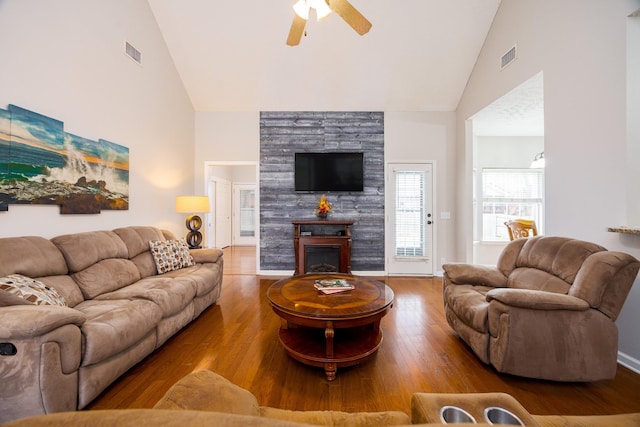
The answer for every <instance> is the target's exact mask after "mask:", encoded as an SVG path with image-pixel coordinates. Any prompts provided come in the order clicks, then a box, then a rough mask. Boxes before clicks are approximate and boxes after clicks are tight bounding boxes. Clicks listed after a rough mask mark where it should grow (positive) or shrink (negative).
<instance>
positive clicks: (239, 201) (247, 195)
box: [231, 183, 256, 246]
mask: <svg viewBox="0 0 640 427" xmlns="http://www.w3.org/2000/svg"><path fill="white" fill-rule="evenodd" d="M232 187H233V203H232V211H233V214H232V221H231V227H232V229H233V233H232V234H233V236H232V244H233V245H234V246H248V245H255V244H256V185H255V184H236V183H233V185H232Z"/></svg>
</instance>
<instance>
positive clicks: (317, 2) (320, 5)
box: [309, 0, 331, 21]
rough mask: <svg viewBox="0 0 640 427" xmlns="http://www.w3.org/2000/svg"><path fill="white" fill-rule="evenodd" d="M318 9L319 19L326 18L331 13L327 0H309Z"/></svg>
mask: <svg viewBox="0 0 640 427" xmlns="http://www.w3.org/2000/svg"><path fill="white" fill-rule="evenodd" d="M309 1H310V2H311V4H312V6H313V8H314V9H315V10H316V16H317V17H318V21H320V20H321V19H323V18H326V17H327V16H328V15H329V14H330V13H331V8H329V5H328V4H327V2H326V1H325V0H309Z"/></svg>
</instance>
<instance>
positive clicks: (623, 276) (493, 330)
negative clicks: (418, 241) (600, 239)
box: [443, 236, 640, 381]
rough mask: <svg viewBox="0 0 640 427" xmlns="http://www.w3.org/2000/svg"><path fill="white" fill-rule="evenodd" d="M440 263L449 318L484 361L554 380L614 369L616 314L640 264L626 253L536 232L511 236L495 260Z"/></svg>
mask: <svg viewBox="0 0 640 427" xmlns="http://www.w3.org/2000/svg"><path fill="white" fill-rule="evenodd" d="M443 269H444V276H443V299H444V307H445V315H446V318H447V322H448V323H449V325H450V326H451V327H452V328H453V330H454V331H456V333H457V334H458V335H459V336H460V338H461V339H462V340H463V341H464V342H465V343H466V344H467V345H468V346H469V347H470V348H471V349H472V350H473V352H474V353H475V354H476V355H477V356H478V358H479V359H480V360H482V361H483V362H484V363H487V364H490V365H492V366H493V367H494V368H495V369H496V370H497V371H499V372H504V373H509V374H513V375H518V376H523V377H529V378H540V379H548V380H556V381H597V380H603V379H611V378H613V377H614V376H615V373H616V368H617V353H618V329H617V327H616V324H615V320H616V318H617V316H618V314H619V313H620V310H621V309H622V305H623V304H624V301H625V299H626V297H627V295H628V293H629V290H630V289H631V286H632V284H633V282H634V280H635V278H636V276H637V274H638V270H639V269H640V262H639V261H638V260H637V259H635V258H634V257H632V256H631V255H628V254H625V253H621V252H614V251H607V250H606V249H605V248H603V247H602V246H599V245H596V244H594V243H589V242H584V241H580V240H575V239H570V238H565V237H551V236H536V237H530V238H528V239H516V240H514V241H511V242H510V243H508V244H507V246H506V247H505V249H504V250H503V252H502V254H501V255H500V258H499V259H498V263H497V265H496V267H485V266H480V265H471V264H445V265H444V266H443Z"/></svg>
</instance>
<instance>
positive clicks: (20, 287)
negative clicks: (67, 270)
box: [0, 274, 67, 306]
mask: <svg viewBox="0 0 640 427" xmlns="http://www.w3.org/2000/svg"><path fill="white" fill-rule="evenodd" d="M19 304H35V305H60V306H66V305H67V302H66V301H65V299H64V298H63V297H62V295H60V294H59V293H58V292H57V291H56V290H55V289H54V288H52V287H50V286H47V285H45V284H44V283H42V282H40V281H38V280H35V279H32V278H30V277H27V276H23V275H22V274H9V275H8V276H5V277H0V306H8V305H19Z"/></svg>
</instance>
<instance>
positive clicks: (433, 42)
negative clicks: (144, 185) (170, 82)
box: [148, 0, 500, 111]
mask: <svg viewBox="0 0 640 427" xmlns="http://www.w3.org/2000/svg"><path fill="white" fill-rule="evenodd" d="M148 1H149V4H150V6H151V9H152V11H153V13H154V15H155V17H156V20H157V22H158V25H159V27H160V31H161V32H162V34H163V36H164V38H165V41H166V43H167V46H168V48H169V51H170V53H171V55H172V57H173V60H174V62H175V65H176V67H177V70H178V72H179V73H180V76H181V78H182V81H183V83H184V86H185V88H186V90H187V92H188V94H189V96H190V98H191V101H192V103H193V106H194V109H195V110H196V111H261V110H367V111H373V110H379V111H454V110H455V109H456V106H457V104H458V102H459V100H460V97H461V95H462V93H463V90H464V88H465V85H466V83H467V80H468V78H469V75H470V74H471V71H472V69H473V66H474V64H475V61H476V58H477V57H478V54H479V52H480V49H481V47H482V44H483V42H484V39H485V37H486V35H487V32H488V31H489V28H490V26H491V23H492V20H493V17H494V16H495V13H496V10H497V8H498V6H499V4H500V0H350V1H351V3H352V4H353V6H355V7H356V8H357V9H358V10H359V11H360V12H361V13H362V14H363V15H365V16H366V17H367V18H368V19H369V20H370V21H371V22H372V24H373V27H372V29H371V31H369V33H368V34H366V35H364V36H359V35H358V34H357V33H356V32H355V31H354V30H353V29H351V27H349V26H348V25H347V24H346V23H345V22H344V21H343V20H342V19H341V18H340V17H339V16H337V15H336V14H331V15H330V16H328V17H327V18H325V19H324V20H323V21H320V22H317V21H315V16H314V15H313V14H312V17H311V19H310V20H309V22H308V23H307V26H306V32H307V34H306V36H303V37H302V41H301V43H300V45H298V46H295V47H291V46H287V45H286V44H285V41H286V38H287V34H288V32H289V27H290V25H291V21H292V19H293V10H292V5H293V3H294V2H295V0H227V1H222V0H180V1H177V0H148Z"/></svg>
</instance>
